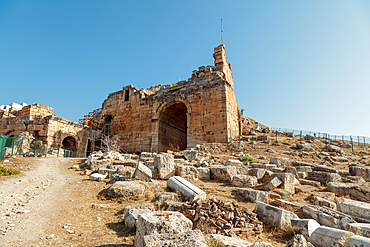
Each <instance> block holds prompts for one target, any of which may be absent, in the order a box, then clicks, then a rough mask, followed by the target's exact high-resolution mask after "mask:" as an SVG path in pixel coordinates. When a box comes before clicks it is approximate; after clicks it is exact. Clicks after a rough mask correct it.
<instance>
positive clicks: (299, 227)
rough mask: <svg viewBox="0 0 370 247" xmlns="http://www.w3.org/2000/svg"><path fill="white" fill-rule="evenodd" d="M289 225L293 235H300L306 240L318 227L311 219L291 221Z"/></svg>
mask: <svg viewBox="0 0 370 247" xmlns="http://www.w3.org/2000/svg"><path fill="white" fill-rule="evenodd" d="M291 223H292V228H293V232H294V234H302V235H303V236H304V237H305V238H306V239H309V237H310V236H311V234H312V233H313V232H314V231H315V230H316V229H317V228H319V227H320V224H319V223H317V221H316V220H312V219H293V220H291Z"/></svg>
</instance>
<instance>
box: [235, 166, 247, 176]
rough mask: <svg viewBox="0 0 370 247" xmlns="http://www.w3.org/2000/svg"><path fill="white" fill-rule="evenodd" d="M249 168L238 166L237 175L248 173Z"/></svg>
mask: <svg viewBox="0 0 370 247" xmlns="http://www.w3.org/2000/svg"><path fill="white" fill-rule="evenodd" d="M248 173H249V169H248V168H247V167H236V174H237V175H248Z"/></svg>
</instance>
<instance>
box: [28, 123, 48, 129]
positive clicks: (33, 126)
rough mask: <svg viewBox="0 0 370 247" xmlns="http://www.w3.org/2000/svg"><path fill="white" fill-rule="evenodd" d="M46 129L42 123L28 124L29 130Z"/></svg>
mask: <svg viewBox="0 0 370 247" xmlns="http://www.w3.org/2000/svg"><path fill="white" fill-rule="evenodd" d="M43 129H44V125H40V124H29V125H28V126H27V130H29V131H37V130H43Z"/></svg>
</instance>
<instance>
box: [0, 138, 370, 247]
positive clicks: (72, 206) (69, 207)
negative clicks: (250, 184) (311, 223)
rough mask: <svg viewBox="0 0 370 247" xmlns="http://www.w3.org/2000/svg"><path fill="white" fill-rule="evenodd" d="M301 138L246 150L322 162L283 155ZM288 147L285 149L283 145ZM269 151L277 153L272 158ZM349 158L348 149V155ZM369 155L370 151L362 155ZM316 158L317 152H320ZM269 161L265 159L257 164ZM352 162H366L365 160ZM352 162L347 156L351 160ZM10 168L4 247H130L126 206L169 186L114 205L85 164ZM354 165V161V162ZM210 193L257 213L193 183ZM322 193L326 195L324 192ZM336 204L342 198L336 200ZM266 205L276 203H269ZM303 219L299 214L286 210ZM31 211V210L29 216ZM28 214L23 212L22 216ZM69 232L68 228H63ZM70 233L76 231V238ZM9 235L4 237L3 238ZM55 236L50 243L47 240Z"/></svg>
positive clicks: (277, 239) (32, 163)
mask: <svg viewBox="0 0 370 247" xmlns="http://www.w3.org/2000/svg"><path fill="white" fill-rule="evenodd" d="M298 141H299V139H298V138H284V139H282V138H281V137H279V143H280V144H281V146H276V145H272V144H265V143H262V142H258V143H256V144H254V145H250V146H249V147H248V149H247V150H245V151H246V152H247V153H248V154H249V155H250V156H252V157H254V158H256V159H257V161H256V162H264V163H268V161H269V158H270V157H288V158H290V160H291V161H292V160H302V161H307V162H311V163H320V162H322V161H323V159H321V158H319V157H318V156H317V155H313V156H306V157H303V158H302V157H298V156H293V157H292V156H289V155H285V154H283V152H286V151H292V150H291V149H290V148H289V145H287V144H290V145H292V144H295V143H297V142H298ZM283 143H286V144H283ZM268 148H271V149H274V150H275V151H276V153H269V152H267V149H268ZM345 151H346V153H349V150H345ZM359 151H367V150H365V149H364V150H358V152H359ZM231 153H232V151H227V152H224V153H221V154H220V155H217V157H215V158H216V160H218V161H219V162H220V163H221V162H224V161H226V160H227V159H229V158H235V157H233V156H230V155H231ZM317 153H318V152H317ZM260 156H266V159H258V158H259V157H260ZM352 156H353V157H355V158H356V159H357V162H356V163H358V161H360V160H366V161H367V162H368V157H369V155H368V153H366V154H365V155H364V154H362V155H357V154H353V155H352ZM347 157H348V156H347ZM9 160H10V163H9V164H7V165H6V166H8V167H11V168H16V169H19V170H21V171H22V174H21V175H17V176H12V177H0V246H100V247H102V246H107V247H108V246H110V247H113V246H117V247H118V246H132V245H133V243H134V242H133V241H134V234H135V233H134V232H133V231H129V230H127V229H125V227H124V224H123V209H124V208H125V206H126V205H129V204H134V203H140V204H154V205H155V204H156V202H155V200H154V196H155V194H157V193H160V192H163V191H166V181H160V184H161V188H159V189H155V188H153V187H147V189H146V192H145V194H144V195H141V196H139V197H135V198H124V199H121V200H116V201H111V200H104V199H102V198H100V197H98V196H97V195H98V193H99V192H101V191H102V190H103V189H104V188H107V187H109V184H106V182H107V181H106V182H92V181H89V180H88V176H86V175H82V171H79V170H75V169H70V168H71V167H72V165H74V164H82V163H84V161H85V160H84V159H71V158H70V159H64V158H58V159H56V158H14V159H9ZM351 162H352V161H351ZM351 162H348V163H343V164H342V163H341V164H337V165H335V166H334V167H336V168H340V169H343V170H347V171H348V165H349V164H350V163H351ZM193 183H194V184H195V185H196V186H198V187H199V188H201V189H203V190H204V191H206V192H207V197H208V198H212V197H216V198H223V199H226V200H228V201H233V202H234V203H236V204H239V205H241V206H244V207H246V208H248V209H249V210H251V211H252V210H253V209H254V203H250V202H246V201H243V200H242V199H241V198H239V197H238V196H236V195H235V194H234V193H233V192H232V191H233V190H234V189H235V187H234V186H232V185H231V184H229V183H222V182H215V181H193ZM318 191H325V188H324V187H323V188H321V189H319V190H318ZM309 196H310V193H298V194H295V195H294V196H293V197H292V199H291V200H290V201H292V202H301V203H302V202H303V203H305V204H309ZM337 199H338V198H337ZM268 203H273V200H270V201H269V202H268ZM287 209H288V210H291V211H295V212H296V213H297V214H298V215H300V212H299V210H297V209H295V208H287ZM26 210H28V211H29V212H28V211H26ZM24 212H25V213H24ZM64 227H66V228H64ZM67 230H70V231H73V232H72V233H69V232H67ZM3 231H4V232H5V235H1V234H2V233H3ZM51 235H53V237H52V238H47V237H48V236H51ZM245 238H246V239H248V240H250V241H251V242H255V241H265V242H270V243H272V244H273V246H276V247H282V246H285V245H286V243H287V241H288V240H289V239H290V238H291V235H290V234H289V233H286V232H282V231H279V230H276V228H274V227H271V226H267V225H265V231H264V233H263V234H261V235H259V236H246V237H245Z"/></svg>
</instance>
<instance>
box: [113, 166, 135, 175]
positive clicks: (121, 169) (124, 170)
mask: <svg viewBox="0 0 370 247" xmlns="http://www.w3.org/2000/svg"><path fill="white" fill-rule="evenodd" d="M117 167H118V169H117V173H118V174H119V175H122V176H124V177H128V178H131V177H132V176H133V174H134V173H135V171H136V169H135V168H133V167H131V166H117Z"/></svg>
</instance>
